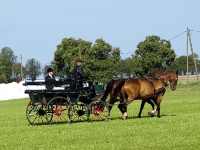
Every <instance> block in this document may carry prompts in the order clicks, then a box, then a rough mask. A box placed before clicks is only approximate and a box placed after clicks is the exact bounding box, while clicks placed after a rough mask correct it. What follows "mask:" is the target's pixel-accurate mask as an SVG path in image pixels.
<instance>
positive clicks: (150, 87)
mask: <svg viewBox="0 0 200 150" xmlns="http://www.w3.org/2000/svg"><path fill="white" fill-rule="evenodd" d="M162 87H163V82H162V81H160V80H159V79H157V78H152V79H147V78H140V79H138V78H137V79H131V80H127V81H126V82H125V84H124V89H123V90H124V91H125V93H126V94H127V95H129V96H131V97H134V98H135V99H139V98H144V97H145V98H149V97H152V96H153V95H154V91H155V90H157V89H159V88H162Z"/></svg>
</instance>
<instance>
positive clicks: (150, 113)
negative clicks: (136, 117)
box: [147, 99, 156, 117]
mask: <svg viewBox="0 0 200 150" xmlns="http://www.w3.org/2000/svg"><path fill="white" fill-rule="evenodd" d="M147 103H149V104H150V105H151V107H152V111H149V112H148V115H149V116H151V117H154V114H155V113H156V109H154V103H153V102H152V101H151V100H150V99H149V100H147Z"/></svg>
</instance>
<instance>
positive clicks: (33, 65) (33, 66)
mask: <svg viewBox="0 0 200 150" xmlns="http://www.w3.org/2000/svg"><path fill="white" fill-rule="evenodd" d="M25 67H26V68H27V71H28V76H29V77H30V78H31V79H32V81H34V80H36V77H38V76H39V75H40V74H41V64H40V63H39V62H38V61H37V60H35V59H34V58H31V59H28V60H27V62H26V65H25Z"/></svg>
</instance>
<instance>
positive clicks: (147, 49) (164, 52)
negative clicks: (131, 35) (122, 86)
mask: <svg viewBox="0 0 200 150" xmlns="http://www.w3.org/2000/svg"><path fill="white" fill-rule="evenodd" d="M132 58H133V66H134V72H135V74H136V75H138V76H141V77H142V76H144V75H147V74H149V73H150V72H153V71H154V70H157V69H160V68H163V65H164V64H165V65H168V66H170V65H171V63H172V62H173V61H174V59H175V58H176V54H175V52H174V50H173V49H171V43H170V41H167V40H164V39H160V37H158V36H155V35H152V36H147V37H146V39H145V40H144V41H143V42H140V43H139V44H138V45H137V49H136V50H135V54H134V55H132Z"/></svg>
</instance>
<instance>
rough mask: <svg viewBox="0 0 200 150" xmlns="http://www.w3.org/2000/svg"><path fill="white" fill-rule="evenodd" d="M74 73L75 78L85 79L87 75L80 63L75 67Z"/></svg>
mask: <svg viewBox="0 0 200 150" xmlns="http://www.w3.org/2000/svg"><path fill="white" fill-rule="evenodd" d="M72 75H73V77H74V78H75V79H84V78H85V77H86V75H85V74H84V71H83V68H82V67H81V66H78V65H76V66H75V67H74V70H73V72H72Z"/></svg>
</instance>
